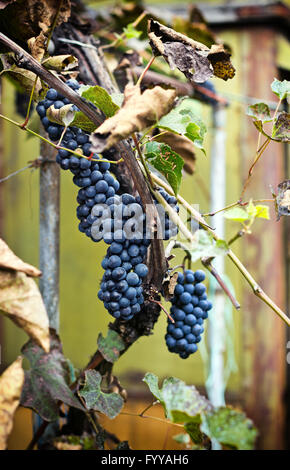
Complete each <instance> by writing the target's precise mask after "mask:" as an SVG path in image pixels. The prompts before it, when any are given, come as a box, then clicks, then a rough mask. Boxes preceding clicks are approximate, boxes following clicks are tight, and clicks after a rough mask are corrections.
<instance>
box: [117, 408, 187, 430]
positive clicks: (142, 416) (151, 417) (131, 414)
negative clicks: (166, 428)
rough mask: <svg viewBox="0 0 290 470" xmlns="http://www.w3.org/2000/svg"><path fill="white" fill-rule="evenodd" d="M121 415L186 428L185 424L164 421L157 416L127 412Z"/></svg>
mask: <svg viewBox="0 0 290 470" xmlns="http://www.w3.org/2000/svg"><path fill="white" fill-rule="evenodd" d="M120 415H125V416H135V417H136V418H149V419H155V420H156V421H161V422H162V423H166V424H172V425H173V426H178V427H180V428H184V426H183V424H178V423H173V422H172V421H169V420H167V419H163V418H158V417H157V416H149V415H141V414H137V413H128V412H126V411H121V413H120Z"/></svg>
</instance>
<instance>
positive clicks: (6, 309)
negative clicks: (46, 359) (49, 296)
mask: <svg viewBox="0 0 290 470" xmlns="http://www.w3.org/2000/svg"><path fill="white" fill-rule="evenodd" d="M40 275H41V271H39V270H38V269H37V268H35V267H34V266H31V265H30V264H28V263H25V262H24V261H22V260H21V259H20V258H18V256H16V255H15V254H14V253H13V251H12V250H10V248H9V247H8V245H7V244H6V243H5V242H4V241H3V240H2V239H0V312H1V313H4V315H6V316H7V317H9V318H10V319H11V320H12V321H13V322H14V323H16V325H18V326H19V327H20V328H23V330H24V331H25V332H26V333H27V334H28V335H29V336H30V337H31V338H33V339H35V341H36V342H37V343H38V344H39V345H40V346H41V347H42V348H43V349H44V350H45V351H48V350H49V326H48V317H47V313H46V310H45V307H44V304H43V301H42V297H41V295H40V292H39V290H38V287H37V285H36V283H35V282H34V280H33V279H31V278H30V277H28V276H34V277H38V276H40Z"/></svg>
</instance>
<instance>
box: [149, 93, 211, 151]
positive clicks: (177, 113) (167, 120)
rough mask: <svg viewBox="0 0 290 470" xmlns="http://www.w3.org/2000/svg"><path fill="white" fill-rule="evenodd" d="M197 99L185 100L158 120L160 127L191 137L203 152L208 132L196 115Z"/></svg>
mask: <svg viewBox="0 0 290 470" xmlns="http://www.w3.org/2000/svg"><path fill="white" fill-rule="evenodd" d="M195 109H196V102H195V100H191V99H187V100H184V101H183V102H182V103H181V104H180V105H178V106H177V107H176V108H174V109H173V110H172V111H170V113H168V114H166V115H165V116H163V117H162V118H161V119H160V121H159V122H158V124H157V125H158V127H159V128H160V129H165V130H168V131H170V132H173V133H174V134H179V135H182V136H185V137H187V138H188V139H190V140H191V141H192V142H193V143H194V145H195V146H196V147H197V148H200V149H201V150H202V151H203V153H205V149H204V147H203V140H204V136H205V133H206V126H205V124H204V123H203V121H202V120H201V119H200V118H199V117H198V116H197V115H196V113H195Z"/></svg>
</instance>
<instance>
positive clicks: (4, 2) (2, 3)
mask: <svg viewBox="0 0 290 470" xmlns="http://www.w3.org/2000/svg"><path fill="white" fill-rule="evenodd" d="M13 2H16V0H2V1H0V10H3V8H6V7H7V5H9V4H10V3H13Z"/></svg>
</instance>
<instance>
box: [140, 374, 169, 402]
mask: <svg viewBox="0 0 290 470" xmlns="http://www.w3.org/2000/svg"><path fill="white" fill-rule="evenodd" d="M143 382H145V383H146V384H147V385H148V387H149V390H150V392H151V393H152V395H153V396H154V397H155V398H156V399H157V400H158V401H160V403H161V404H163V403H164V402H163V399H162V393H161V390H160V389H159V385H158V377H157V376H156V375H155V374H152V373H151V372H147V374H146V375H145V377H144V379H143Z"/></svg>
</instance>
